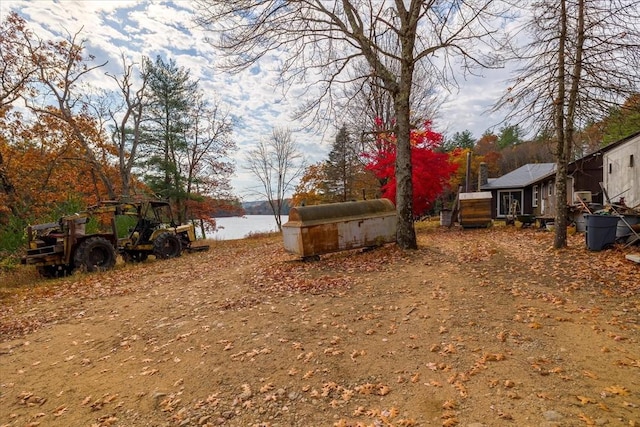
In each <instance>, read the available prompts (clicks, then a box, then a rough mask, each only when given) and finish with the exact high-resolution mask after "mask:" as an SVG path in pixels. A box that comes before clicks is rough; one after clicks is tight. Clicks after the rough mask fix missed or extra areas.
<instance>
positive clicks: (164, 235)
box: [21, 200, 209, 277]
mask: <svg viewBox="0 0 640 427" xmlns="http://www.w3.org/2000/svg"><path fill="white" fill-rule="evenodd" d="M92 219H93V221H91V220H92ZM89 221H91V224H92V228H98V229H99V230H101V231H98V232H96V233H90V234H87V233H86V230H87V227H86V226H87V223H88V222H89ZM119 223H120V224H126V223H135V226H133V227H131V228H130V229H129V231H128V234H127V236H126V237H124V238H118V224H119ZM27 238H28V248H27V254H26V255H25V256H24V257H22V260H21V262H22V264H28V265H35V266H36V268H37V269H38V271H39V272H40V274H41V275H42V276H44V277H62V276H67V275H69V274H71V273H72V272H73V271H74V270H83V271H101V270H109V269H111V268H113V266H114V265H115V264H116V257H117V254H118V253H120V254H121V255H122V258H123V259H124V260H125V261H126V262H137V261H144V260H146V259H147V257H148V256H149V255H154V256H155V257H156V258H157V259H168V258H175V257H178V256H180V255H181V254H182V252H183V251H185V250H186V251H190V252H193V251H204V250H208V249H209V247H208V246H192V243H193V242H195V241H196V236H195V227H194V226H193V225H192V224H184V225H177V224H175V222H174V221H173V216H172V212H171V205H170V204H169V202H167V201H163V200H148V201H143V202H122V201H108V202H102V203H100V204H99V205H96V206H92V207H90V208H88V209H87V210H86V211H83V212H81V213H77V214H74V215H67V216H64V217H62V218H61V219H60V220H59V221H58V222H52V223H47V224H39V225H33V226H29V227H27Z"/></svg>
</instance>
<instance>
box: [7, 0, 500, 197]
mask: <svg viewBox="0 0 640 427" xmlns="http://www.w3.org/2000/svg"><path fill="white" fill-rule="evenodd" d="M12 11H16V12H18V13H19V14H20V15H21V16H22V17H23V18H24V19H25V20H26V21H27V24H28V26H29V27H30V28H31V29H32V30H33V31H34V32H35V33H36V34H37V35H38V36H40V38H42V39H52V40H56V39H59V38H60V37H61V36H65V35H66V34H71V35H74V34H76V33H79V38H80V39H85V40H86V48H87V53H90V54H92V55H95V57H96V59H95V63H103V62H106V61H108V63H107V65H106V66H105V67H104V68H102V69H101V72H97V73H95V75H94V77H95V81H94V82H92V83H93V84H96V85H98V86H100V87H104V88H109V87H112V86H113V84H114V82H113V80H112V79H110V78H108V77H107V76H106V75H105V72H109V73H111V74H118V73H120V72H121V60H120V58H121V56H122V54H123V53H124V55H125V56H126V57H127V58H128V60H130V61H135V62H137V63H139V62H140V60H141V58H142V57H143V56H147V57H150V58H155V57H156V56H158V55H161V56H162V57H163V58H166V59H174V60H175V61H176V64H177V65H178V66H180V67H185V68H186V69H189V70H190V73H191V76H192V77H193V78H194V79H198V80H199V85H200V88H201V89H202V90H203V91H204V92H205V93H206V94H208V95H210V96H211V97H212V98H211V99H215V100H217V101H218V102H220V104H221V105H222V106H224V107H226V108H228V109H229V111H230V113H231V114H232V115H233V116H234V117H235V118H236V119H237V120H238V125H237V126H236V127H235V129H234V139H235V141H236V144H237V147H238V149H237V151H236V152H235V153H234V155H233V158H232V160H233V161H234V162H235V164H236V173H235V175H234V176H233V177H232V179H231V184H232V186H233V188H234V193H235V194H236V195H238V196H239V197H240V198H241V199H242V200H244V201H248V200H254V199H255V198H256V197H255V190H256V189H260V187H259V185H258V184H257V183H256V179H255V178H254V177H252V176H251V174H250V173H249V172H247V171H246V169H245V166H246V162H245V160H244V157H245V156H246V153H247V152H248V151H249V150H251V149H252V148H253V147H255V144H256V143H257V142H258V141H260V139H264V138H265V137H268V135H270V134H271V130H272V129H273V127H274V126H277V127H284V128H289V129H291V130H292V136H293V138H294V140H295V141H296V142H297V143H298V144H300V148H301V151H303V152H304V153H305V156H306V157H307V159H308V163H315V162H318V161H321V160H324V159H326V157H327V154H328V152H329V151H330V149H331V145H332V142H333V141H334V140H335V130H331V129H330V130H325V131H323V132H319V131H313V130H301V129H300V128H301V123H297V122H295V121H293V120H292V114H293V112H294V111H295V109H296V107H297V106H298V105H299V104H298V103H299V102H300V101H301V100H302V99H303V98H304V95H305V94H306V93H307V91H308V88H306V87H300V86H298V87H292V88H291V89H290V90H288V91H286V92H285V91H283V90H282V88H280V87H278V86H277V85H276V81H277V74H276V71H275V67H276V64H277V62H278V61H277V58H274V57H273V56H266V57H265V58H264V59H263V60H262V61H261V62H260V63H259V65H258V66H254V67H252V68H250V69H247V70H245V71H243V72H241V73H239V74H229V73H225V72H222V71H220V70H219V69H218V68H216V64H217V63H218V61H219V60H220V59H221V56H220V55H219V54H218V53H217V52H216V51H215V50H214V48H213V47H212V46H211V45H210V44H208V43H207V42H206V40H205V38H206V37H207V33H206V32H205V31H203V30H202V29H201V28H200V27H198V26H196V25H195V23H194V21H193V19H194V9H193V7H192V4H191V2H190V1H188V0H174V1H165V0H152V1H148V0H147V1H139V0H107V1H105V0H84V1H70V0H2V1H1V2H0V19H2V20H4V19H5V17H6V16H7V15H8V13H9V12H12ZM507 78H508V70H505V69H500V70H486V71H485V72H484V74H483V75H482V76H481V77H472V78H467V79H466V80H465V79H463V78H462V77H461V78H460V80H459V86H460V87H459V88H458V89H454V90H452V91H444V90H443V91H442V96H444V97H445V99H446V100H445V102H444V103H443V105H442V106H441V108H440V110H439V112H438V115H437V117H436V119H435V121H434V124H435V127H436V129H438V130H439V131H441V132H443V133H445V135H449V136H451V135H453V134H454V133H455V132H461V131H463V130H470V131H471V132H472V134H473V136H474V137H475V138H479V137H480V136H481V135H482V134H483V133H484V132H485V131H486V130H493V131H495V132H496V133H497V132H498V131H499V128H500V127H501V126H502V125H503V123H501V122H502V120H503V117H502V116H501V115H500V114H497V113H490V112H488V111H489V109H490V107H491V106H492V105H493V103H494V102H495V101H496V100H497V99H498V98H499V97H500V95H501V94H502V92H503V91H504V88H505V87H506V83H505V82H506V79H507Z"/></svg>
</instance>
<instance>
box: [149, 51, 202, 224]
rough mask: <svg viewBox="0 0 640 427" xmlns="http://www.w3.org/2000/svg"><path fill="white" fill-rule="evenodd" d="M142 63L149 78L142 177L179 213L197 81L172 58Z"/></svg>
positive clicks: (183, 191) (182, 201) (182, 200)
mask: <svg viewBox="0 0 640 427" xmlns="http://www.w3.org/2000/svg"><path fill="white" fill-rule="evenodd" d="M144 66H145V72H146V73H147V75H148V79H149V81H148V86H147V87H148V90H149V94H148V99H149V101H148V104H147V105H146V108H145V113H144V114H145V119H144V127H143V128H144V134H145V142H146V147H147V150H148V151H147V157H146V162H145V165H146V166H147V174H146V176H145V180H146V182H147V184H148V185H149V187H151V189H153V190H154V191H155V192H156V193H157V194H159V195H161V196H162V197H166V198H169V199H171V200H173V201H175V203H176V205H177V208H178V209H177V211H178V212H179V213H182V212H183V211H184V210H183V208H182V207H183V204H184V200H185V199H186V197H187V194H186V183H185V174H184V171H183V170H182V167H181V161H182V160H183V159H184V157H185V152H186V150H187V146H188V145H187V141H186V137H185V135H186V133H187V130H188V128H189V122H190V113H191V112H192V110H193V109H194V106H195V100H196V98H195V94H196V93H197V86H198V84H197V81H194V80H191V78H190V75H189V71H188V70H186V69H184V68H183V67H178V66H177V65H176V63H175V61H174V60H170V61H169V62H165V61H164V60H163V59H162V58H161V57H159V56H158V57H157V58H156V61H155V62H151V60H149V59H146V60H145V63H144ZM183 219H184V218H179V220H181V221H182V220H183Z"/></svg>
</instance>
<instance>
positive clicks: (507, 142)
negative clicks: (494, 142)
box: [498, 124, 523, 150]
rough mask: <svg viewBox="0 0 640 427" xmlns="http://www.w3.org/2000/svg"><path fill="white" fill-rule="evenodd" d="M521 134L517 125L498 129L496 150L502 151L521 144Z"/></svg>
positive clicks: (508, 125)
mask: <svg viewBox="0 0 640 427" xmlns="http://www.w3.org/2000/svg"><path fill="white" fill-rule="evenodd" d="M522 136H523V132H522V129H520V126H519V125H510V124H507V125H505V126H504V127H502V128H501V129H500V135H498V148H499V149H500V150H503V149H505V148H507V147H512V146H514V145H518V144H520V143H521V142H522Z"/></svg>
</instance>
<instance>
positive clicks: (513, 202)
mask: <svg viewBox="0 0 640 427" xmlns="http://www.w3.org/2000/svg"><path fill="white" fill-rule="evenodd" d="M522 194H523V191H522V190H502V191H498V210H497V216H498V217H506V216H507V215H508V214H509V207H510V206H515V207H516V212H515V213H516V215H522Z"/></svg>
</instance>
